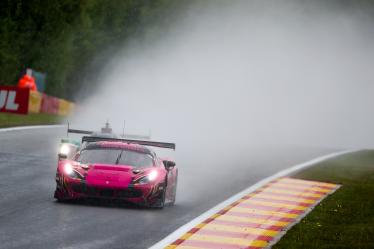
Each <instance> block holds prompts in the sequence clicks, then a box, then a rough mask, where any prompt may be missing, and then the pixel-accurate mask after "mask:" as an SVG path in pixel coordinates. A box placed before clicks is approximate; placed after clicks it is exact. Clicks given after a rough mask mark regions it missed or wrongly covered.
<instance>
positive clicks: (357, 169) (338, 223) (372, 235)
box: [273, 150, 374, 249]
mask: <svg viewBox="0 0 374 249" xmlns="http://www.w3.org/2000/svg"><path fill="white" fill-rule="evenodd" d="M294 177H297V178H302V179H307V180H317V181H323V182H332V183H339V184H342V187H341V188H340V189H339V190H337V191H336V192H335V193H334V194H332V195H330V196H329V197H327V198H326V199H325V200H323V201H322V202H321V203H320V204H319V205H318V206H317V207H316V208H315V209H314V210H313V211H312V212H311V213H310V214H309V215H307V216H306V217H305V218H304V219H303V220H302V221H301V222H300V223H298V224H297V225H295V226H294V227H293V228H291V229H290V230H289V231H288V232H287V233H286V235H285V236H284V237H283V238H282V239H281V240H280V241H279V242H278V243H277V244H276V245H275V246H273V248H276V249H280V248H287V249H292V248H303V249H311V248H350V249H351V248H374V151H368V150H367V151H361V152H357V153H351V154H348V155H344V156H340V157H337V158H335V159H331V160H328V161H325V162H322V163H319V164H317V165H316V166H314V167H311V168H309V169H306V170H303V171H301V172H298V173H296V174H295V175H294Z"/></svg>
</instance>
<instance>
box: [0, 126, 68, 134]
mask: <svg viewBox="0 0 374 249" xmlns="http://www.w3.org/2000/svg"><path fill="white" fill-rule="evenodd" d="M60 127H61V128H62V127H67V126H66V125H33V126H19V127H9V128H1V129H0V132H9V131H21V130H32V129H51V128H60Z"/></svg>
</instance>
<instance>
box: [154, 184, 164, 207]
mask: <svg viewBox="0 0 374 249" xmlns="http://www.w3.org/2000/svg"><path fill="white" fill-rule="evenodd" d="M165 193H166V187H164V188H163V190H162V192H161V193H160V196H159V197H158V199H157V200H156V202H155V203H153V204H152V205H151V207H152V208H158V209H162V208H164V207H165V196H166V194H165Z"/></svg>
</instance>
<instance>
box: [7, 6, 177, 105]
mask: <svg viewBox="0 0 374 249" xmlns="http://www.w3.org/2000/svg"><path fill="white" fill-rule="evenodd" d="M181 2H182V1H173V0H1V1H0V85H15V84H16V83H17V81H18V78H19V76H20V75H19V74H20V72H21V71H22V70H24V69H25V68H27V67H30V68H33V69H34V70H37V71H40V72H45V73H47V89H46V91H47V93H49V94H51V95H54V96H58V97H64V98H70V97H71V96H72V95H73V92H74V91H76V90H77V89H79V88H80V85H81V82H82V78H83V77H84V74H85V70H86V69H87V67H88V66H89V64H90V62H91V61H92V60H93V58H94V56H95V55H96V54H97V53H98V52H99V51H101V50H103V49H105V48H106V47H107V46H110V45H112V44H116V43H117V44H118V43H121V42H124V41H126V39H128V38H129V37H131V36H134V35H138V34H139V33H141V32H144V29H145V27H147V26H149V25H155V23H157V25H163V24H165V23H167V22H168V21H170V20H169V19H168V18H167V16H169V14H170V13H171V12H174V11H175V10H176V9H177V8H178V6H179V5H180V4H181Z"/></svg>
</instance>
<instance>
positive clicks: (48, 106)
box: [40, 94, 59, 114]
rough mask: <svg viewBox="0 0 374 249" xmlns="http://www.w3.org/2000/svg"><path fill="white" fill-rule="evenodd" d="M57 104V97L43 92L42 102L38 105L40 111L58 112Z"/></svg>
mask: <svg viewBox="0 0 374 249" xmlns="http://www.w3.org/2000/svg"><path fill="white" fill-rule="evenodd" d="M58 105H59V100H58V98H55V97H51V96H48V95H46V94H43V96H42V104H41V106H40V112H42V113H48V114H58V109H59V108H58Z"/></svg>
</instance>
